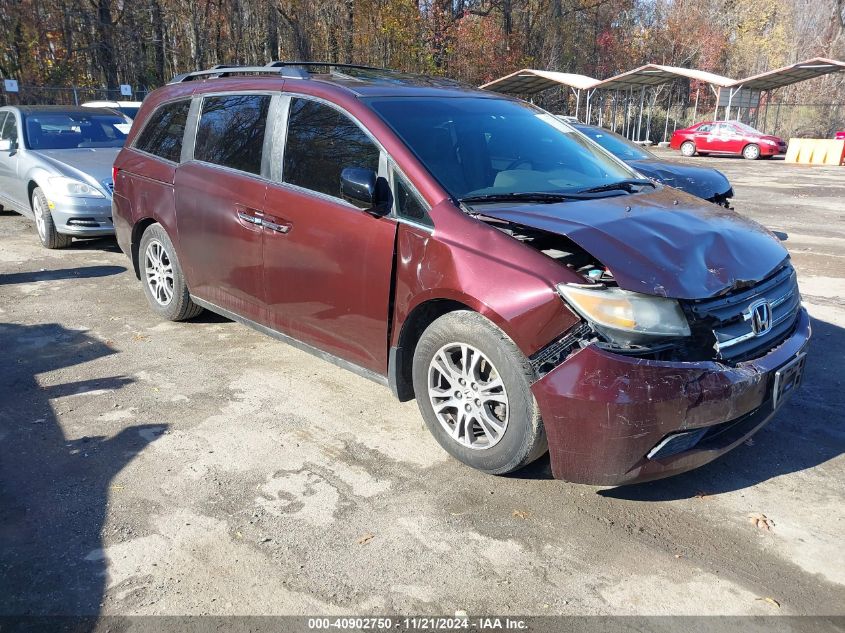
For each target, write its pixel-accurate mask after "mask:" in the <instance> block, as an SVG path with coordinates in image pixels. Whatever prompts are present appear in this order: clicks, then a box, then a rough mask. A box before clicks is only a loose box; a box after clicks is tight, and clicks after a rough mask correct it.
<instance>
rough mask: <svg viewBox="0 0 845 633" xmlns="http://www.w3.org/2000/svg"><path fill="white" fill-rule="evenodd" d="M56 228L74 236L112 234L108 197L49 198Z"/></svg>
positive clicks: (112, 227)
mask: <svg viewBox="0 0 845 633" xmlns="http://www.w3.org/2000/svg"><path fill="white" fill-rule="evenodd" d="M49 202H50V212H51V214H52V215H53V222H55V224H56V230H57V231H58V232H59V233H63V234H65V235H73V236H76V237H97V236H101V235H114V224H113V223H112V213H111V199H110V198H55V199H54V198H51V199H50V200H49Z"/></svg>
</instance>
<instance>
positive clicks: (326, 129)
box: [282, 98, 379, 198]
mask: <svg viewBox="0 0 845 633" xmlns="http://www.w3.org/2000/svg"><path fill="white" fill-rule="evenodd" d="M378 160H379V148H378V147H377V146H376V144H375V143H373V141H372V140H371V139H370V137H368V136H367V135H366V134H365V133H364V132H363V130H361V128H359V127H358V126H357V125H356V124H355V123H354V122H353V121H352V119H350V118H349V117H348V116H346V115H345V114H343V113H341V112H338V111H337V110H335V109H334V108H332V107H329V106H327V105H325V104H322V103H319V102H317V101H311V100H309V99H296V98H295V99H292V100H291V104H290V114H289V116H288V136H287V144H286V146H285V157H284V166H283V169H282V179H283V180H284V181H285V182H287V183H290V184H292V185H297V186H299V187H304V188H305V189H310V190H311V191H317V192H319V193H324V194H327V195H330V196H334V197H335V198H340V197H341V194H340V172H341V171H343V169H344V168H345V167H361V168H364V169H372V170H373V171H375V172H378Z"/></svg>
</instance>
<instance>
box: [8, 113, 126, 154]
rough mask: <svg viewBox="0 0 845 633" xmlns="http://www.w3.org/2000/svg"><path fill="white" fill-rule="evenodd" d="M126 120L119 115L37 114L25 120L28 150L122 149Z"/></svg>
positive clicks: (26, 117)
mask: <svg viewBox="0 0 845 633" xmlns="http://www.w3.org/2000/svg"><path fill="white" fill-rule="evenodd" d="M125 130H126V120H125V119H124V118H123V117H120V116H117V115H108V114H95V113H92V114H86V113H78V112H49V113H46V112H35V113H32V114H27V115H26V116H25V117H24V132H25V138H26V147H27V148H28V149H34V150H42V149H75V148H86V147H122V146H123V143H124V141H125V140H126V132H125Z"/></svg>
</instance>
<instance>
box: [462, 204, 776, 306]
mask: <svg viewBox="0 0 845 633" xmlns="http://www.w3.org/2000/svg"><path fill="white" fill-rule="evenodd" d="M676 200H677V202H678V204H675V201H676ZM476 211H478V212H479V213H481V214H483V215H486V216H489V217H493V218H499V219H502V220H506V221H508V222H514V223H516V224H522V225H525V226H529V227H533V228H536V229H541V230H543V231H548V232H550V233H557V234H559V235H565V236H566V237H568V238H569V239H571V240H572V241H573V242H575V243H576V244H577V245H578V246H580V247H581V248H583V249H584V250H586V251H587V252H588V253H590V254H591V255H593V257H595V258H597V259H598V260H599V261H601V262H602V263H603V264H604V265H605V266H607V267H608V268H609V269H610V271H611V272H612V273H613V276H614V278H615V279H616V282H617V283H618V284H619V286H620V287H621V288H624V289H626V290H633V291H635V292H642V293H645V294H651V295H658V296H664V297H672V298H675V299H704V298H707V297H712V296H716V295H719V294H721V293H723V292H725V291H727V290H730V289H731V288H734V287H740V286H744V285H746V284H748V283H750V282H755V281H759V280H761V279H763V278H764V277H766V276H767V275H768V274H769V273H770V272H772V271H773V270H774V269H775V268H777V267H778V266H779V265H780V264H781V263H782V262H783V261H784V260H785V259H786V258H787V257H788V253H787V251H786V249H785V248H784V247H783V246H782V245H781V243H780V242H779V241H778V239H777V237H775V236H774V234H772V233H771V232H770V231H769V230H768V229H765V228H763V227H762V226H761V225H759V224H757V223H756V222H754V221H752V220H749V219H748V218H745V217H743V216H741V215H739V214H737V213H734V212H733V211H730V210H728V209H725V208H724V207H719V206H716V205H712V204H705V203H702V202H701V201H699V200H696V199H695V198H693V197H691V196H688V195H686V194H684V193H681V192H679V191H673V190H671V189H668V188H661V190H659V191H656V192H654V193H640V194H632V195H621V196H614V197H609V198H601V199H597V200H590V201H570V202H561V203H556V204H530V205H529V204H519V205H514V204H508V205H504V204H496V205H492V204H491V205H484V206H483V207H482V206H479V207H476Z"/></svg>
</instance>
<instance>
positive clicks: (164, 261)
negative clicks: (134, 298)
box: [144, 240, 173, 306]
mask: <svg viewBox="0 0 845 633" xmlns="http://www.w3.org/2000/svg"><path fill="white" fill-rule="evenodd" d="M144 271H145V273H146V279H147V286H149V288H150V292H151V293H152V295H153V298H154V299H155V300H156V301H157V302H158V303H159V305H163V306H165V305H167V304H169V303H170V302H171V301H172V300H173V264H172V262H171V261H170V256H169V255H168V254H167V251H166V250H165V249H164V245H163V244H162V243H161V242H159V241H158V240H150V242H149V244H147V249H146V251H145V252H144Z"/></svg>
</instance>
